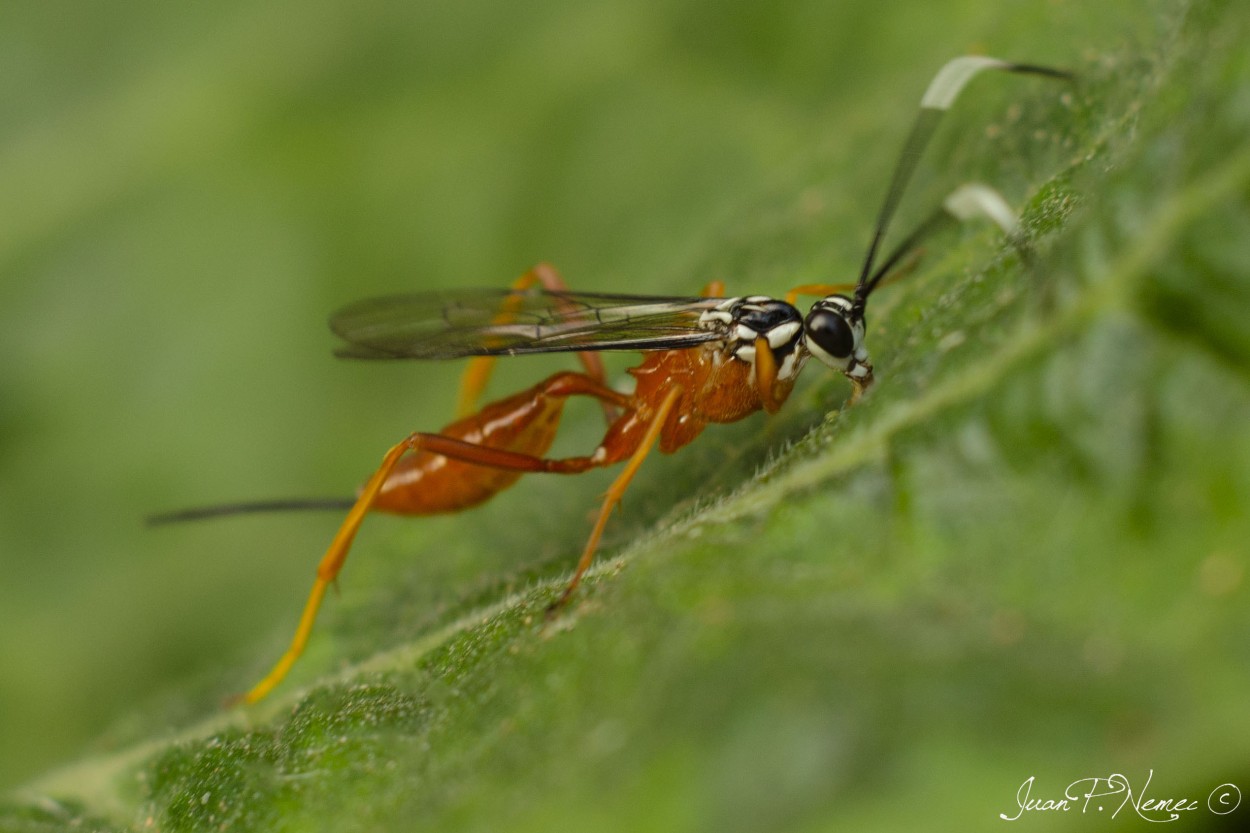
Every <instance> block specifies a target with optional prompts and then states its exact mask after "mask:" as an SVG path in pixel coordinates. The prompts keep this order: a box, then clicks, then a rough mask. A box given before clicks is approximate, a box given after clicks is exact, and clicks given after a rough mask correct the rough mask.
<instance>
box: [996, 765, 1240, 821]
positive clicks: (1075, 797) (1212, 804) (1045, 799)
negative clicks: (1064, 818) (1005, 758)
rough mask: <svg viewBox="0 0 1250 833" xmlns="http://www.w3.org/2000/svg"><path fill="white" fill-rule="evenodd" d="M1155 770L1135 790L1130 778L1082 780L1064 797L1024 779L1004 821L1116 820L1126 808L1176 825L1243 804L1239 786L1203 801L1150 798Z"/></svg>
mask: <svg viewBox="0 0 1250 833" xmlns="http://www.w3.org/2000/svg"><path fill="white" fill-rule="evenodd" d="M1154 775H1155V771H1154V770H1153V769H1152V770H1150V772H1149V773H1148V774H1147V775H1146V781H1145V783H1143V784H1142V785H1141V787H1140V788H1137V789H1135V788H1134V787H1133V785H1132V784H1131V783H1130V782H1129V780H1128V777H1127V776H1125V775H1121V774H1120V773H1118V772H1116V773H1112V774H1111V775H1107V776H1095V777H1090V778H1078V779H1077V780H1075V781H1073V782H1072V783H1071V784H1069V785H1068V786H1067V787H1066V788H1065V789H1064V791H1063V795H1062V796H1061V797H1058V798H1056V797H1054V796H1053V795H1045V794H1043V793H1042V792H1041V791H1040V790H1038V789H1036V787H1037V785H1036V783H1035V776H1032V775H1030V776H1029V777H1028V778H1026V779H1024V783H1023V784H1021V785H1020V789H1018V790H1016V806H1015V808H1014V809H1013V810H1012V811H1011V812H1007V813H999V814H998V817H999V818H1000V819H1003V820H1004V821H1017V820H1019V819H1021V818H1023V817H1024V816H1025V815H1026V814H1037V813H1056V812H1058V813H1070V812H1073V811H1076V812H1080V813H1092V814H1100V813H1107V814H1109V815H1110V816H1111V818H1115V817H1116V816H1117V815H1119V814H1120V811H1121V810H1124V808H1125V807H1129V808H1131V810H1132V812H1134V813H1136V814H1137V815H1138V816H1140V817H1141V818H1143V819H1145V820H1146V821H1156V822H1159V821H1162V822H1167V821H1176V820H1177V819H1179V818H1180V817H1181V815H1182V814H1183V813H1192V812H1194V811H1195V810H1202V809H1206V810H1207V811H1209V812H1211V813H1215V814H1216V815H1219V816H1224V815H1227V814H1229V813H1231V812H1232V811H1233V810H1236V809H1237V807H1238V805H1240V804H1241V790H1240V789H1238V788H1237V785H1236V784H1220V785H1219V786H1218V787H1216V788H1215V789H1213V790H1211V792H1210V793H1208V794H1207V795H1206V796H1205V800H1204V799H1203V798H1193V797H1191V796H1168V797H1155V796H1152V795H1150V793H1149V789H1150V782H1151V780H1153V779H1154Z"/></svg>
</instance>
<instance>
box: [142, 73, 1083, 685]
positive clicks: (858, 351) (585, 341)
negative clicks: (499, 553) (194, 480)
mask: <svg viewBox="0 0 1250 833" xmlns="http://www.w3.org/2000/svg"><path fill="white" fill-rule="evenodd" d="M987 69H992V70H999V71H1004V72H1013V73H1022V74H1032V75H1039V76H1047V77H1051V78H1062V79H1070V78H1071V75H1070V74H1069V73H1067V72H1064V71H1062V70H1057V69H1050V68H1047V67H1041V66H1034V65H1029V64H1015V63H1009V62H1007V61H1000V60H996V59H993V58H984V57H962V58H956V59H954V60H952V61H950V62H949V63H947V64H946V65H945V66H943V67H942V69H941V70H939V72H938V73H937V75H936V76H934V78H933V80H932V81H931V82H930V83H929V87H928V89H927V90H926V92H925V94H924V96H923V98H922V99H921V103H920V114H919V116H918V117H917V119H916V122H915V124H914V126H913V127H912V131H911V134H910V135H909V137H908V139H907V141H906V143H905V145H904V147H903V152H902V155H901V156H900V159H899V161H898V163H897V166H896V167H895V170H894V174H893V177H892V178H891V181H890V185H889V188H888V189H887V191H886V197H885V201H884V203H883V204H882V207H881V211H880V213H879V214H878V216H877V222H876V226H875V229H874V231H873V235H872V239H871V241H870V243H869V246H868V251H867V254H866V255H865V257H864V262H863V266H862V268H861V270H860V273H859V278H858V280H856V281H855V282H854V283H852V284H806V285H802V286H796V287H794V288H793V289H791V290H790V291H789V292H787V293H786V295H785V297H784V299H781V300H779V299H776V298H771V297H768V296H765V295H749V296H745V297H732V298H727V297H724V294H725V293H724V287H723V286H722V285H721V284H720V283H719V282H717V283H713V284H710V285H709V286H708V287H707V288H706V289H705V290H704V292H703V294H702V295H701V296H699V297H667V296H641V295H616V294H603V293H591V292H573V291H570V290H569V289H567V288H566V287H565V285H564V282H563V281H562V280H561V278H560V276H559V275H558V274H557V273H556V271H555V270H554V269H553V268H552V267H550V266H548V265H545V264H542V265H539V266H537V267H535V268H533V269H531V270H530V271H529V272H527V273H526V274H525V275H523V276H522V277H521V278H520V279H519V280H518V281H517V282H516V283H515V284H514V285H513V286H512V288H511V289H500V290H491V289H485V290H475V289H471V290H453V291H448V292H435V293H421V294H414V295H397V296H393V297H385V298H377V299H373V300H367V301H363V302H360V303H357V304H353V305H351V306H348V307H346V308H344V309H341V310H339V311H338V312H336V313H335V314H334V315H333V316H332V317H331V319H330V327H331V329H332V330H333V331H334V332H335V333H336V334H337V335H338V336H339V337H340V338H342V339H343V340H344V341H345V342H346V345H345V346H344V347H342V348H340V349H339V350H338V351H337V355H339V356H343V357H350V358H359V359H456V358H472V361H471V362H470V364H469V366H468V368H467V369H466V371H465V374H464V377H463V380H462V384H461V391H460V400H459V412H460V417H459V418H458V419H457V420H456V421H454V422H452V423H451V424H450V425H447V426H446V427H444V428H443V429H442V430H441V431H439V432H437V433H425V432H417V433H413V434H410V435H409V436H407V437H405V438H404V439H403V440H402V441H400V442H399V443H396V444H395V445H394V446H392V447H391V448H390V449H389V450H388V451H387V452H386V455H385V456H384V457H383V459H382V463H381V465H380V466H379V467H378V468H377V470H376V471H375V472H374V473H373V475H372V476H371V477H370V478H369V479H368V481H367V482H366V483H365V484H364V486H363V487H361V489H360V491H359V492H358V494H357V496H356V497H355V498H354V499H348V500H343V501H339V500H330V501H319V500H310V501H302V500H296V501H270V502H255V503H240V504H229V505H224V506H215V507H208V508H204V509H192V510H187V511H182V512H173V513H169V514H165V515H160V516H156V517H155V518H153V519H152V520H153V521H154V522H157V523H163V522H169V521H179V520H189V519H193V518H204V517H211V516H217V515H226V514H236V513H241V512H252V511H269V510H278V509H296V508H330V507H342V508H347V509H348V512H347V517H346V519H345V520H344V521H343V523H342V526H340V528H339V530H338V532H337V534H336V535H335V536H334V540H333V541H332V542H331V544H330V547H329V549H328V550H327V552H326V554H325V556H324V557H323V558H322V560H321V563H320V565H319V566H318V568H317V577H316V580H315V582H314V583H313V588H312V593H311V595H310V596H309V598H308V601H307V603H306V605H305V607H304V612H303V615H302V616H301V618H300V622H299V626H298V628H297V630H296V633H295V636H294V638H293V640H292V641H291V644H290V647H288V648H287V650H286V652H285V653H284V654H283V655H282V657H281V659H279V661H278V663H277V664H276V665H275V666H274V668H273V669H272V670H271V671H270V672H269V674H268V675H266V676H265V678H264V679H262V680H261V681H260V682H259V683H257V684H256V685H255V686H254V687H253V688H252V689H251V690H250V691H249V692H247V693H246V694H245V695H243V698H242V699H243V700H244V701H245V702H248V703H255V702H256V701H258V700H260V699H261V698H263V697H264V696H265V695H267V694H268V693H269V692H270V691H271V690H272V689H273V688H274V687H275V686H276V685H277V684H278V683H279V682H281V681H282V679H283V678H284V677H285V676H286V674H287V672H288V670H289V669H290V667H291V666H292V664H294V662H295V660H296V659H297V658H298V657H299V655H300V653H301V652H302V651H303V649H304V646H305V644H306V642H307V640H308V637H309V634H310V633H311V632H312V628H313V623H314V621H315V620H316V616H317V611H318V609H319V608H320V606H321V602H322V599H323V598H324V596H325V593H326V590H327V588H328V587H329V586H330V584H331V583H332V582H333V581H334V580H335V577H336V576H337V575H338V573H339V570H340V569H341V568H342V566H343V562H344V561H345V560H346V558H347V553H348V550H349V548H350V547H351V544H352V539H353V538H354V537H355V535H356V531H357V530H358V529H359V528H360V524H361V522H362V521H363V520H364V517H365V515H366V514H368V513H369V512H371V511H379V512H391V513H395V514H401V515H429V514H435V513H440V512H456V511H459V510H461V509H466V508H468V507H471V506H475V505H477V504H479V503H482V502H484V501H486V500H489V499H490V498H491V497H493V496H494V495H495V494H497V493H499V492H500V491H502V490H503V489H506V488H507V487H508V486H511V485H512V484H513V483H515V482H516V481H517V480H518V479H519V478H520V477H521V475H523V474H525V473H528V472H555V473H560V474H576V473H579V472H584V471H587V470H589V469H594V468H601V467H604V466H610V465H613V464H616V463H624V464H625V467H624V469H623V470H622V471H621V473H620V474H619V475H618V476H617V478H616V479H615V480H614V481H613V483H612V485H611V486H610V487H609V489H608V491H607V494H606V496H605V497H604V500H603V504H602V506H601V508H600V510H599V514H598V518H597V520H596V521H595V524H594V526H593V528H592V530H591V533H590V537H589V539H588V540H587V542H586V546H585V548H584V549H583V550H582V554H581V558H580V559H579V561H578V562H577V567H576V569H575V570H574V572H573V576H572V578H571V579H570V580H569V582H568V584H567V585H566V587H565V588H564V591H563V592H562V593H561V594H560V596H559V597H558V598H557V599H556V600H555V601H554V602H553V603H552V605H551V607H550V608H549V611H554V610H556V609H558V608H559V607H560V606H562V605H563V604H564V603H565V602H567V601H568V599H569V597H570V596H571V595H572V593H573V591H574V590H575V589H576V588H577V585H578V583H579V582H580V581H581V579H582V576H583V574H584V573H585V572H586V569H587V568H588V567H589V566H590V564H591V561H592V560H593V558H594V555H595V550H596V549H597V547H598V543H599V539H600V536H601V535H602V533H603V530H604V527H605V525H606V524H607V521H608V518H609V517H610V515H611V513H612V510H613V508H614V507H615V506H616V505H617V504H618V503H619V502H620V499H621V496H622V494H623V493H624V492H625V490H626V488H627V487H628V485H629V483H630V481H631V480H632V479H633V477H634V475H635V473H636V472H637V471H638V468H639V466H641V465H642V462H643V460H644V459H645V458H646V456H647V455H648V454H649V453H650V452H651V450H652V449H653V448H654V447H655V446H656V445H658V446H659V448H660V450H661V451H663V452H666V453H669V452H673V451H676V450H677V449H679V448H681V447H682V446H684V445H686V444H688V443H690V442H692V441H693V440H694V439H695V438H696V437H698V436H699V434H700V433H701V432H702V431H703V429H704V428H705V427H706V426H707V425H708V424H710V423H728V422H735V421H737V420H740V419H742V418H744V417H746V416H749V415H751V414H753V413H755V412H756V411H760V410H764V411H767V412H769V413H772V412H774V411H776V410H777V409H778V408H780V407H781V406H782V404H783V403H784V402H785V401H786V398H787V397H788V396H789V395H790V391H791V389H792V388H793V386H794V382H795V379H796V378H797V376H798V374H799V372H800V371H801V370H802V369H803V366H804V364H805V363H806V362H807V360H808V359H809V358H810V357H813V356H814V357H815V358H816V359H817V360H818V361H819V362H821V363H822V364H824V365H826V366H828V367H830V368H832V369H834V370H836V371H838V372H840V373H842V374H844V375H845V376H846V377H847V378H848V379H849V380H850V382H851V385H852V394H851V399H850V401H851V402H852V403H854V402H855V401H856V400H857V399H858V398H859V396H860V395H861V394H862V393H863V391H864V390H866V389H867V388H868V387H869V386H870V385H871V384H872V383H873V367H872V362H871V360H870V359H869V356H868V350H867V347H866V346H865V344H864V333H865V319H864V315H865V309H866V307H867V305H868V299H869V296H871V295H872V293H873V292H874V291H875V290H876V289H877V288H878V287H880V286H881V285H883V284H884V283H887V282H888V281H890V280H891V279H892V278H893V277H897V276H898V275H900V274H902V273H903V272H904V271H906V261H907V259H908V258H909V256H912V255H914V254H916V253H917V252H918V248H919V246H920V243H921V242H922V241H923V240H925V239H926V238H928V237H929V236H930V235H932V234H933V233H935V232H936V231H938V230H939V229H941V228H943V227H945V226H947V225H952V224H954V223H957V222H960V221H963V220H966V219H971V218H974V217H983V218H987V219H989V220H991V221H993V222H995V223H996V224H997V225H998V226H1000V227H1001V228H1002V229H1003V230H1004V232H1006V233H1007V234H1008V235H1011V234H1013V233H1014V229H1015V222H1016V219H1015V214H1014V212H1013V211H1012V210H1011V209H1010V208H1009V207H1008V206H1007V204H1006V202H1005V201H1004V200H1003V199H1002V197H1000V196H999V195H998V194H997V193H996V192H995V191H993V190H992V189H990V188H988V187H986V186H984V185H964V186H961V187H960V188H958V189H956V190H955V191H954V192H952V193H951V195H950V196H949V197H947V198H946V200H945V201H944V202H943V203H942V205H941V206H940V207H938V208H937V209H936V210H935V211H933V212H932V213H931V214H930V215H929V216H928V218H927V219H925V220H924V221H923V222H922V223H921V224H920V225H919V226H918V227H917V228H916V229H915V230H914V231H912V232H911V233H910V234H909V235H907V236H906V237H905V238H904V239H903V240H902V242H901V243H899V244H898V245H897V246H896V247H895V248H894V249H893V250H892V251H891V252H890V253H889V254H888V255H886V256H885V257H883V258H881V259H880V261H878V254H879V252H878V250H879V248H880V246H881V243H882V241H883V239H884V238H885V234H886V231H887V230H888V229H889V226H890V221H891V219H892V218H893V216H894V213H895V209H896V208H897V207H898V203H899V200H900V199H901V198H902V195H903V192H904V191H905V189H906V186H907V183H908V181H909V179H910V178H911V175H912V173H913V172H914V170H915V167H916V164H917V162H918V161H919V159H920V156H921V154H922V153H923V151H924V149H925V147H926V145H927V144H928V142H929V140H930V138H931V137H932V136H933V133H934V130H935V129H936V127H937V124H938V122H939V121H940V118H941V116H942V114H943V113H945V112H946V110H948V109H949V108H950V106H951V105H952V104H953V103H954V101H955V98H956V97H957V96H958V94H959V92H960V91H961V90H962V89H963V88H964V86H965V85H966V84H967V82H968V81H969V80H970V79H971V78H972V77H973V76H975V75H976V74H977V73H979V72H981V71H982V70H987ZM843 293H849V294H843ZM801 295H814V296H817V297H818V298H819V300H817V301H816V303H815V304H814V305H812V307H811V309H810V310H808V312H807V314H806V315H804V314H802V313H801V312H800V311H799V310H798V309H797V308H796V307H795V303H796V301H797V300H798V297H799V296H801ZM605 350H627V351H640V352H642V353H643V354H644V357H643V360H642V362H641V364H639V365H638V366H637V367H634V368H631V369H630V371H629V373H630V374H631V375H632V376H633V377H634V380H635V384H634V390H633V392H632V393H621V392H619V391H617V390H615V389H614V388H612V387H609V385H608V384H607V381H606V379H605V376H604V370H603V366H602V363H601V362H600V360H599V357H598V352H599V351H605ZM555 352H572V353H577V354H578V357H579V359H580V361H581V363H582V367H583V370H582V372H572V371H565V372H561V373H556V374H555V375H553V376H551V377H549V378H547V379H545V380H543V381H542V382H539V383H538V384H537V385H534V386H533V387H531V388H528V389H527V390H523V391H521V392H520V393H517V394H513V395H512V396H508V397H505V398H503V399H500V400H498V401H495V402H492V403H490V404H488V405H485V406H484V407H482V408H480V409H478V408H476V402H477V399H478V397H479V394H480V393H481V391H482V390H483V388H484V387H485V384H486V380H487V378H488V377H489V374H490V372H491V368H492V363H493V362H494V360H495V358H496V357H498V356H515V355H522V354H527V353H555ZM573 396H584V397H589V398H591V399H595V400H597V401H598V402H599V403H600V404H601V405H602V407H603V410H604V414H605V416H606V418H607V421H608V428H607V431H606V433H605V434H604V436H603V439H602V441H601V442H600V443H599V445H598V447H597V448H596V449H595V450H594V451H593V452H592V453H590V454H588V455H585V456H579V457H563V458H549V457H546V456H544V455H545V454H546V453H547V451H548V449H549V448H550V446H551V444H552V442H553V440H554V439H555V434H556V430H557V429H558V427H559V423H560V417H561V414H562V412H563V408H564V405H565V402H567V400H568V399H569V398H570V397H573Z"/></svg>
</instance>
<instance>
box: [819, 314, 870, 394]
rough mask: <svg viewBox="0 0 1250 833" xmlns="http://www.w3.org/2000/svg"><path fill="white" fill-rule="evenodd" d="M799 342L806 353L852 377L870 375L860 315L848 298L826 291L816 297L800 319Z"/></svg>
mask: <svg viewBox="0 0 1250 833" xmlns="http://www.w3.org/2000/svg"><path fill="white" fill-rule="evenodd" d="M803 343H804V345H805V346H806V347H807V350H808V352H809V353H811V354H812V355H813V356H815V357H816V358H817V359H819V360H820V361H821V362H823V363H824V364H826V365H828V366H829V367H832V368H833V369H834V370H840V371H842V372H843V373H845V374H846V375H847V376H850V377H851V378H853V379H866V378H869V377H871V375H872V365H871V364H870V363H869V361H868V351H867V350H866V349H864V319H863V316H862V315H857V314H855V311H854V305H853V303H852V301H851V299H850V298H847V297H845V296H843V295H830V296H828V297H826V298H823V299H821V300H820V301H817V302H816V303H815V304H813V305H812V309H811V311H810V312H808V313H807V318H806V319H804V321H803Z"/></svg>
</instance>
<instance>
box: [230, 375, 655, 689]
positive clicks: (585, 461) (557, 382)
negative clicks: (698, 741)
mask: <svg viewBox="0 0 1250 833" xmlns="http://www.w3.org/2000/svg"><path fill="white" fill-rule="evenodd" d="M536 388H537V389H539V390H541V391H542V393H543V394H545V395H548V396H554V397H557V398H567V397H569V396H579V395H580V396H591V397H594V398H596V399H599V400H600V401H603V402H607V403H609V404H611V405H613V406H619V407H629V406H630V405H631V404H632V403H631V400H630V399H629V398H628V397H626V396H624V395H623V394H620V393H617V392H616V391H613V390H611V389H610V388H605V387H603V386H602V385H601V384H599V383H598V382H597V381H595V380H594V379H592V378H590V377H588V376H583V375H580V374H576V373H560V374H556V375H555V376H553V377H551V379H549V380H547V382H545V383H543V384H542V385H539V386H536ZM498 404H499V403H496V405H495V406H492V405H488V406H486V407H485V408H483V410H482V413H483V415H484V416H487V417H489V418H491V419H494V420H497V421H498V420H505V419H506V417H507V415H506V414H504V413H500V412H497V405H498ZM669 409H671V405H670V406H669ZM666 412H667V411H666ZM458 424H459V423H453V427H454V426H455V425H458ZM653 433H658V427H656V426H652V428H651V429H650V430H649V431H648V433H647V435H646V437H644V440H643V442H644V443H648V442H654V437H652V434H653ZM647 438H650V439H647ZM418 450H421V451H426V452H431V453H434V454H437V455H440V456H443V457H447V458H450V459H453V460H459V461H463V462H467V463H472V464H474V465H476V466H481V467H482V470H483V471H484V472H485V471H488V470H498V469H505V470H509V471H521V472H555V473H560V474H577V473H580V472H584V471H587V470H589V469H592V468H597V467H601V466H605V465H610V464H611V463H613V462H615V461H616V460H619V459H620V457H621V456H622V454H623V453H629V452H628V451H624V452H621V451H619V450H616V449H609V450H607V453H603V452H597V453H596V454H594V455H591V456H586V457H567V458H561V459H548V458H543V457H536V456H533V455H530V454H523V453H520V452H516V451H510V450H508V449H505V448H495V447H491V446H486V445H478V444H475V443H471V442H467V441H465V440H463V439H460V438H458V437H455V436H447V435H444V434H429V433H423V432H417V433H414V434H410V435H408V436H407V437H405V438H404V439H403V440H402V441H401V442H399V443H396V444H395V445H393V446H392V447H391V448H390V449H389V450H388V451H387V452H386V455H385V456H384V457H383V458H382V464H381V465H380V466H378V469H377V471H375V472H374V473H373V476H371V477H370V478H369V480H368V481H367V482H366V483H365V485H364V487H363V488H362V489H361V491H360V494H359V496H358V497H357V498H356V502H355V503H354V504H353V505H352V508H351V509H350V510H349V511H348V513H347V517H346V518H345V519H344V521H343V524H342V526H340V527H339V530H338V532H337V533H336V534H335V536H334V540H333V541H331V543H330V547H329V549H328V550H326V554H325V555H324V556H323V557H322V559H321V562H320V564H318V565H317V577H316V579H315V580H314V582H313V587H312V591H311V592H310V593H309V596H308V601H307V602H306V603H305V604H304V611H303V613H302V614H301V615H300V621H299V625H298V627H297V628H296V630H295V636H294V637H293V638H292V640H291V644H290V645H289V646H288V647H287V649H286V651H285V653H283V655H282V657H281V658H280V659H279V660H278V662H277V663H276V664H275V665H274V667H273V669H272V670H270V672H269V673H268V674H266V675H265V677H264V679H262V680H261V681H260V682H259V683H257V684H256V685H255V686H253V687H252V689H251V690H250V691H248V692H247V693H246V694H245V695H243V697H242V700H243V702H245V703H256V702H258V701H259V700H261V699H262V698H264V697H265V696H266V695H267V694H269V692H270V691H272V690H273V689H274V687H275V686H277V685H278V683H280V682H282V680H283V678H284V677H286V675H287V672H289V671H290V670H291V666H292V665H294V664H295V661H296V660H297V659H299V656H300V654H302V653H303V651H304V647H305V646H306V645H307V644H308V637H309V635H310V634H311V633H312V629H313V625H314V624H315V622H316V620H317V613H318V611H319V610H320V608H321V602H322V600H323V599H324V598H325V594H326V590H327V588H329V586H330V584H331V583H333V582H334V580H335V578H336V577H337V576H338V574H339V571H340V570H341V569H342V568H343V563H344V562H345V561H346V560H347V554H348V551H349V550H350V549H351V545H352V541H353V540H354V539H355V537H356V533H357V531H358V530H359V529H360V525H361V523H362V522H363V521H364V518H365V515H366V514H367V513H368V512H369V510H370V509H371V508H372V506H373V504H374V502H375V501H376V500H377V499H378V494H379V493H380V492H381V491H382V489H383V487H384V486H385V485H386V482H387V479H388V478H389V477H390V476H391V475H392V474H393V473H394V472H395V469H396V466H398V465H399V462H400V460H401V459H402V458H403V457H404V455H405V454H408V453H410V452H416V451H418ZM614 451H615V452H616V453H615V455H614V454H613V452H614ZM639 462H641V460H639ZM631 464H632V463H631ZM633 465H634V467H635V468H636V464H633ZM605 520H606V519H605ZM601 531H602V528H601V526H600V527H597V528H596V532H595V534H594V541H597V540H598V536H599V534H600V532H601ZM588 553H589V554H590V555H593V547H592V548H590V549H589V550H588ZM587 557H588V556H583V558H587ZM587 563H589V562H587ZM582 569H584V568H582ZM578 575H579V576H580V572H579V573H578Z"/></svg>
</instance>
